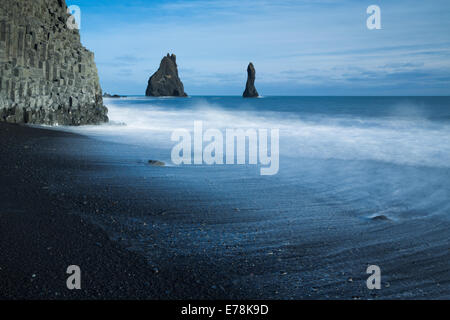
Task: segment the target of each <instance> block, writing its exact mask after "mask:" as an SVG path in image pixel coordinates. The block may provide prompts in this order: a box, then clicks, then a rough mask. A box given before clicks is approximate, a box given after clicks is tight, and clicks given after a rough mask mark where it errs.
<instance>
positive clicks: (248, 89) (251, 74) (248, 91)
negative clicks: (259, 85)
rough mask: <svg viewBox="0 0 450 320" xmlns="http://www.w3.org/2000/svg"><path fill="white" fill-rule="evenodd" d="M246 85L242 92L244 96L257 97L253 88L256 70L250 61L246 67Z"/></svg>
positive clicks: (256, 92)
mask: <svg viewBox="0 0 450 320" xmlns="http://www.w3.org/2000/svg"><path fill="white" fill-rule="evenodd" d="M247 74H248V76H247V85H246V86H245V91H244V94H243V97H244V98H257V97H259V94H258V91H256V88H255V76H256V71H255V67H254V66H253V63H251V62H250V64H249V65H248V68H247Z"/></svg>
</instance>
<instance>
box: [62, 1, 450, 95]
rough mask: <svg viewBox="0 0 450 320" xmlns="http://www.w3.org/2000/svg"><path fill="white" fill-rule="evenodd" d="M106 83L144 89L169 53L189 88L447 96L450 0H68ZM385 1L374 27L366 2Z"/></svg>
mask: <svg viewBox="0 0 450 320" xmlns="http://www.w3.org/2000/svg"><path fill="white" fill-rule="evenodd" d="M66 2H67V4H68V5H77V6H78V7H79V8H80V10H81V14H80V17H81V29H80V34H81V40H82V43H83V45H84V46H86V47H87V48H88V49H89V50H92V51H93V52H94V53H95V60H96V63H97V67H98V69H99V75H100V81H101V85H102V88H103V91H104V92H109V93H111V94H123V95H143V94H144V93H145V89H146V86H147V81H148V79H149V77H150V76H151V75H152V74H153V73H154V72H155V71H156V70H157V69H158V66H159V63H160V61H161V58H162V57H163V56H164V55H166V54H167V53H175V54H176V55H177V63H178V67H179V73H180V78H181V80H182V81H183V83H184V87H185V90H186V92H187V93H188V94H190V95H241V94H242V92H243V91H244V87H245V82H246V77H247V73H246V69H247V66H248V63H249V62H253V64H254V65H255V68H256V88H257V89H258V91H259V93H260V94H261V95H263V96H264V95H267V96H268V95H294V96H295V95H299V96H316V95H319V96H327V95H374V96H379V95H450V19H449V18H450V1H448V0H421V1H419V0H368V1H365V0H340V1H339V0H190V1H180V0H172V1H156V0H155V1H152V0H122V1H119V0H95V1H94V0H67V1H66ZM370 5H378V6H379V7H380V9H381V29H379V30H369V29H368V28H367V25H366V20H367V19H368V18H369V16H370V14H367V12H366V11H367V8H368V7H369V6H370Z"/></svg>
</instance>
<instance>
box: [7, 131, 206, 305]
mask: <svg viewBox="0 0 450 320" xmlns="http://www.w3.org/2000/svg"><path fill="white" fill-rule="evenodd" d="M0 137H1V138H0V154H1V157H0V168H1V170H0V181H1V184H0V190H1V191H0V194H1V196H0V201H1V211H0V279H1V281H0V299H169V298H171V299H176V298H188V297H190V295H191V294H192V295H193V297H195V298H208V297H209V296H208V293H207V292H205V291H199V290H198V288H196V287H195V285H194V284H192V283H187V282H186V280H188V277H184V276H183V279H184V280H185V281H184V282H181V283H179V282H177V281H178V280H180V279H177V278H176V275H173V274H171V273H170V272H165V273H164V275H160V271H159V270H158V269H156V268H154V267H152V266H151V265H150V264H148V263H147V261H146V259H145V258H143V257H142V256H140V255H138V254H135V253H133V252H131V251H128V250H125V249H124V248H123V246H121V245H119V244H118V243H116V242H113V241H111V240H110V239H109V238H108V235H107V234H106V233H105V232H104V231H103V230H101V229H100V228H99V227H96V226H94V225H93V224H91V223H89V222H88V221H86V220H85V219H83V218H81V217H80V216H77V215H70V214H67V213H68V212H70V211H71V210H72V209H73V208H76V207H77V206H78V205H80V206H85V204H86V202H85V201H80V199H75V198H73V197H71V195H70V194H64V193H62V194H56V195H55V194H50V192H49V189H50V188H51V186H50V185H49V181H55V180H58V181H60V183H61V185H64V184H69V185H70V180H71V175H72V174H73V173H74V172H76V171H81V170H84V171H89V170H98V167H96V166H98V164H93V163H90V162H88V161H82V160H81V161H80V160H71V159H70V158H69V157H66V156H63V155H62V153H63V152H64V151H66V152H67V151H69V152H73V153H74V154H76V153H77V150H82V149H83V147H84V148H86V147H88V148H95V143H96V142H95V141H93V140H90V139H87V138H84V137H81V136H77V135H74V134H70V133H63V132H58V131H53V130H45V129H38V128H30V127H26V126H18V125H10V124H5V123H0ZM58 168H60V169H62V171H60V170H58ZM61 173H63V174H61ZM107 201H108V200H107V199H104V201H103V202H102V203H103V205H104V206H103V207H101V209H100V210H102V211H107V210H108V208H107V206H105V203H106V202H107ZM92 205H93V206H97V204H92ZM113 205H114V203H113ZM98 206H99V207H100V206H101V204H100V203H98ZM69 265H78V266H80V267H81V272H82V290H73V291H70V290H68V289H67V287H66V279H67V277H68V276H69V275H67V274H66V269H67V267H68V266H69ZM160 268H162V267H161V266H160ZM166 270H167V269H166ZM161 273H162V272H161Z"/></svg>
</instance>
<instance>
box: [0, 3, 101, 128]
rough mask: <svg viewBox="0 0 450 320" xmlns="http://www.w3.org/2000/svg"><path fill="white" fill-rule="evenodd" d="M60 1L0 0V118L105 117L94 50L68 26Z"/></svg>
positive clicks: (85, 120) (84, 120) (68, 120)
mask: <svg viewBox="0 0 450 320" xmlns="http://www.w3.org/2000/svg"><path fill="white" fill-rule="evenodd" d="M69 17H70V15H69V14H68V13H67V5H66V3H65V0H33V1H30V0H2V1H1V6H0V121H6V122H10V123H36V124H49V125H55V124H60V125H84V124H98V123H102V122H106V121H108V117H107V111H108V110H107V109H106V107H105V106H104V105H103V99H102V90H101V87H100V83H99V78H98V74H97V67H96V65H95V62H94V54H93V53H92V52H90V51H89V50H87V49H86V48H84V47H83V46H82V44H81V42H80V34H79V32H78V30H77V29H76V28H69V26H70V24H68V23H67V22H68V19H69Z"/></svg>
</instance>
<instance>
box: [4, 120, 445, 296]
mask: <svg viewBox="0 0 450 320" xmlns="http://www.w3.org/2000/svg"><path fill="white" fill-rule="evenodd" d="M0 141H1V142H0V154H1V155H2V157H1V159H0V178H1V181H2V184H1V185H0V191H1V193H0V194H1V196H0V200H1V211H0V231H1V232H0V252H1V255H0V278H1V279H2V286H1V287H0V299H22V298H25V299H119V298H127V299H394V298H397V299H439V298H449V292H450V290H449V289H450V267H449V263H448V262H449V261H450V250H449V248H450V246H449V239H448V237H447V236H446V235H447V234H448V230H449V222H448V221H447V220H446V219H441V218H439V217H437V218H427V219H411V220H403V221H401V223H399V222H396V221H391V220H386V219H384V218H383V217H380V218H378V219H360V218H358V217H355V215H353V214H352V213H349V214H348V215H342V216H333V214H331V215H330V214H329V213H327V214H326V215H320V214H317V212H316V211H317V210H322V207H323V204H324V203H328V202H330V201H339V199H334V200H333V199H331V198H323V199H321V198H320V197H319V196H318V197H317V202H316V203H311V202H308V203H305V206H309V207H308V208H309V210H310V212H311V214H310V215H306V216H302V217H301V218H296V217H295V216H292V215H291V214H287V213H285V212H287V211H288V209H289V208H288V207H285V208H283V206H288V205H289V202H292V201H293V200H292V199H301V197H302V194H292V195H290V194H285V195H284V197H285V199H280V198H278V199H273V200H274V201H275V200H276V201H277V203H279V205H278V208H277V209H276V210H274V209H270V210H269V209H267V208H264V207H259V206H263V205H262V204H261V203H258V201H249V200H251V199H239V197H238V195H239V187H238V186H239V184H237V187H236V191H235V193H236V194H233V195H230V197H232V196H233V197H234V198H233V199H234V200H233V206H231V205H230V201H228V199H227V197H224V196H222V195H221V193H220V192H219V191H220V189H221V188H222V187H221V186H220V185H215V184H214V181H206V180H205V181H201V183H202V185H205V184H206V185H207V187H208V188H209V189H214V188H216V189H217V192H216V194H217V198H216V199H213V198H211V197H214V196H212V195H211V193H210V192H206V191H205V190H206V189H202V188H203V187H202V188H197V187H195V185H193V183H192V182H191V181H190V180H189V179H188V178H186V173H185V172H186V170H185V169H184V168H156V167H149V166H148V165H146V164H145V163H138V162H136V163H134V164H133V165H132V166H130V165H127V163H129V162H127V161H124V162H119V163H117V162H116V160H115V159H113V158H112V157H111V154H112V153H117V152H118V151H120V152H122V153H123V154H124V155H123V156H124V158H126V157H127V153H126V152H124V150H126V148H127V147H124V146H118V145H114V144H112V143H110V144H108V143H105V142H100V141H97V140H94V139H88V138H86V137H83V136H78V135H74V134H70V133H63V132H58V131H54V130H46V129H37V128H29V127H23V126H15V125H8V124H0ZM129 148H133V147H132V146H130V147H129ZM130 154H131V153H130ZM151 158H153V157H151V156H149V159H151ZM167 169H169V170H167ZM205 170H210V169H208V168H206V169H205ZM219 170H220V169H219ZM234 183H235V182H234ZM254 188H255V191H254V192H255V194H256V192H258V193H259V196H260V197H262V198H266V199H268V198H270V196H271V195H273V194H275V190H271V189H270V186H268V185H260V184H257V182H256V181H255V185H254ZM302 192H304V193H307V192H309V191H308V190H307V188H305V190H302ZM309 198H310V197H309ZM236 199H237V200H236ZM255 199H256V198H255ZM236 201H238V202H239V201H241V202H242V205H239V206H235V205H234V204H235V203H236ZM299 201H300V200H299ZM326 217H329V218H326ZM417 235H420V237H418V236H417ZM371 264H377V265H380V267H381V268H382V289H381V290H368V289H367V287H366V279H367V277H368V275H367V274H366V268H367V266H368V265H371ZM69 265H79V266H80V267H81V270H82V288H83V289H82V290H81V291H69V290H67V288H66V279H67V276H68V275H66V273H65V271H66V268H67V266H69Z"/></svg>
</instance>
